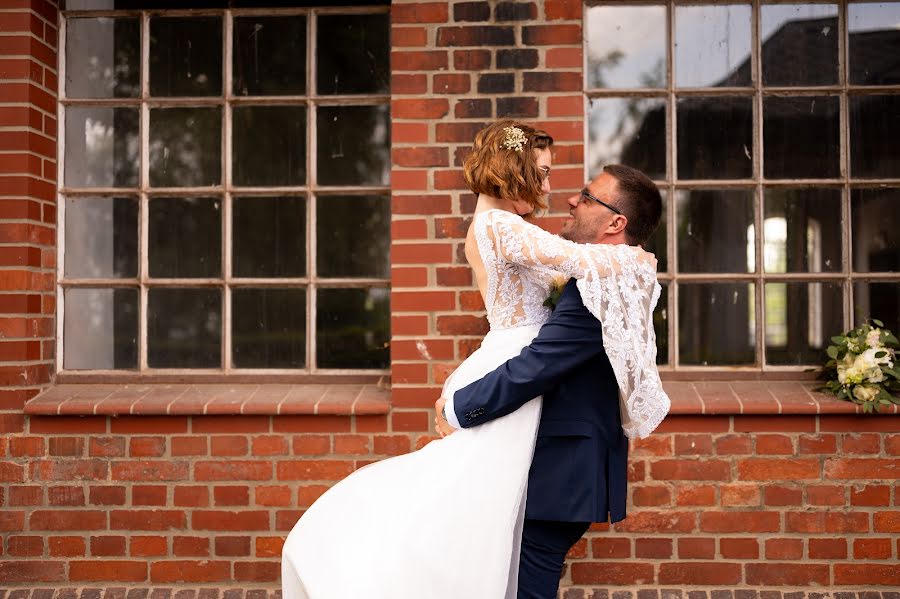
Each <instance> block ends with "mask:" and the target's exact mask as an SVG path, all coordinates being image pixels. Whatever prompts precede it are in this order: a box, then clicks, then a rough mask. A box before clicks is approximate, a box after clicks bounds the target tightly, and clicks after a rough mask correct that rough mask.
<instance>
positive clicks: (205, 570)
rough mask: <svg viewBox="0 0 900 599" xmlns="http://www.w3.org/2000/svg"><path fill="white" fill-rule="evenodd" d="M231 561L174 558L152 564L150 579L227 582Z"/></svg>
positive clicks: (160, 580)
mask: <svg viewBox="0 0 900 599" xmlns="http://www.w3.org/2000/svg"><path fill="white" fill-rule="evenodd" d="M230 579H231V563H230V562H227V561H192V560H172V561H163V562H154V563H152V564H150V580H151V581H152V582H155V583H178V582H180V583H185V582H227V581H229V580H230Z"/></svg>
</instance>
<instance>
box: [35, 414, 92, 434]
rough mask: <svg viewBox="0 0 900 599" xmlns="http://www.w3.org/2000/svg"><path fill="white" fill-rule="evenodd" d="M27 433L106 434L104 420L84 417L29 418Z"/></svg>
mask: <svg viewBox="0 0 900 599" xmlns="http://www.w3.org/2000/svg"><path fill="white" fill-rule="evenodd" d="M29 432H31V433H32V434H51V435H52V434H65V435H78V434H91V433H100V434H103V433H105V432H106V418H104V417H86V416H31V417H30V418H29Z"/></svg>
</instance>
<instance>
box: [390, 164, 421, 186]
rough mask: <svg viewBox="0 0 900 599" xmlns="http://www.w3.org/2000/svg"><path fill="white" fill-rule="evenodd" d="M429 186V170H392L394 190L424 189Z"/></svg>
mask: <svg viewBox="0 0 900 599" xmlns="http://www.w3.org/2000/svg"><path fill="white" fill-rule="evenodd" d="M427 186H428V171H423V170H407V171H402V170H397V169H394V170H392V171H391V189H392V190H394V191H399V190H403V191H407V190H424V189H426V187H427Z"/></svg>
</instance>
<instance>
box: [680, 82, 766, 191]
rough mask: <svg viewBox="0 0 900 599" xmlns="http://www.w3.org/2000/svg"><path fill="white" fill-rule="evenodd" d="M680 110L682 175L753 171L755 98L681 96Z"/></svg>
mask: <svg viewBox="0 0 900 599" xmlns="http://www.w3.org/2000/svg"><path fill="white" fill-rule="evenodd" d="M677 112H678V114H677V118H678V177H679V178H680V179H743V178H749V177H750V176H751V175H752V173H753V99H752V98H736V97H732V98H728V97H726V98H718V97H716V98H713V97H708V98H681V99H679V100H678V105H677Z"/></svg>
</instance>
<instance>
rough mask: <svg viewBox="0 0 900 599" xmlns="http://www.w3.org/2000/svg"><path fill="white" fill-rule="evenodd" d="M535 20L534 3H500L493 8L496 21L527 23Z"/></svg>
mask: <svg viewBox="0 0 900 599" xmlns="http://www.w3.org/2000/svg"><path fill="white" fill-rule="evenodd" d="M536 18H537V4H535V3H534V2H500V3H498V4H497V5H496V6H495V7H494V20H496V21H529V20H534V19H536Z"/></svg>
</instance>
